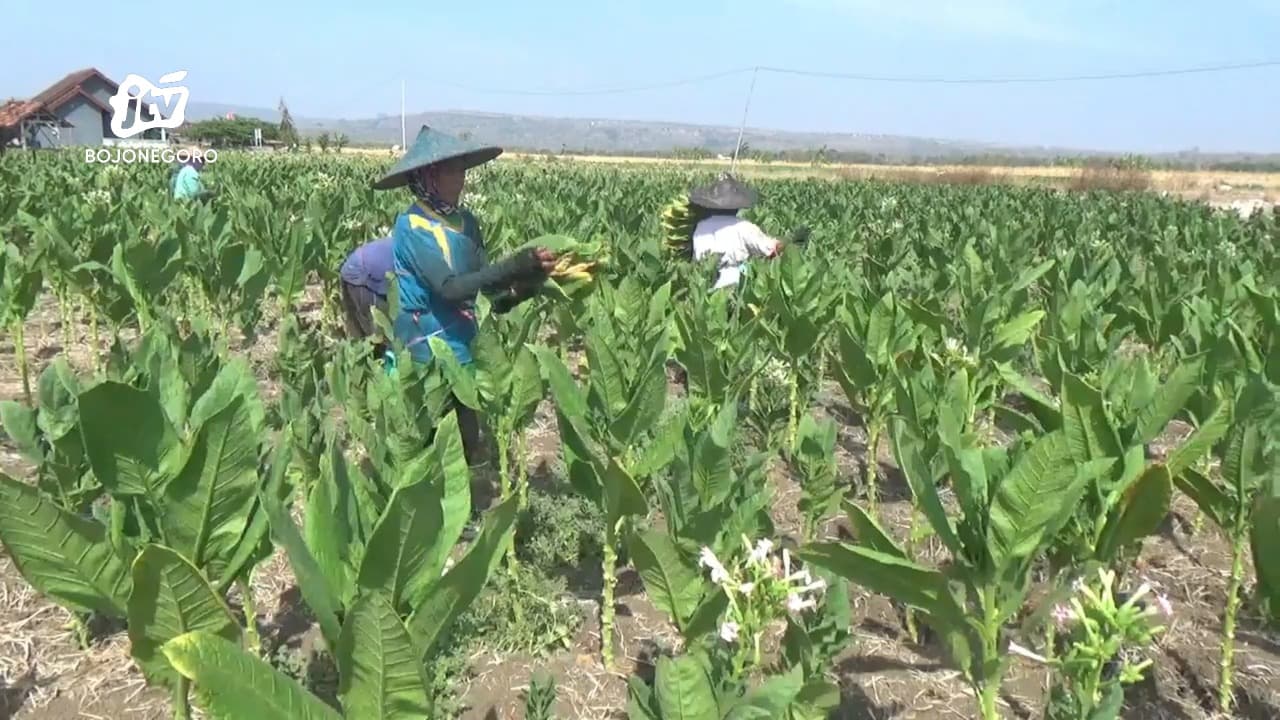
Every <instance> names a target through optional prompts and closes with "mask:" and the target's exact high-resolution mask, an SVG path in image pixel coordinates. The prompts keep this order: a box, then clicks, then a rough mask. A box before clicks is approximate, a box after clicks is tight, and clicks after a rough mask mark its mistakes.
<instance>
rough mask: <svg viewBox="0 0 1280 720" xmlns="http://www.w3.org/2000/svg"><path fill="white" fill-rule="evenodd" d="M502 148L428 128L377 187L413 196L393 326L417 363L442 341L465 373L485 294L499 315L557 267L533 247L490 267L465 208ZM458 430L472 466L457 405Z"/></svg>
mask: <svg viewBox="0 0 1280 720" xmlns="http://www.w3.org/2000/svg"><path fill="white" fill-rule="evenodd" d="M500 154H502V149H501V148H497V147H492V146H481V145H477V144H473V143H469V142H465V141H463V140H460V139H458V138H455V137H453V136H451V135H448V134H445V133H442V132H439V131H436V130H433V129H431V128H429V127H427V126H425V125H424V126H423V127H422V129H421V130H420V131H419V132H418V136H417V138H416V139H415V140H414V143H413V145H412V146H410V147H409V149H408V150H407V151H406V152H405V154H404V156H403V157H401V158H400V160H399V161H398V162H397V163H396V164H395V165H394V166H393V167H392V168H391V170H390V171H389V172H388V173H387V174H386V175H385V176H383V177H382V178H381V179H380V180H378V181H377V182H375V183H374V185H373V187H374V188H375V189H378V190H388V189H393V188H400V187H407V188H408V189H409V191H410V192H411V193H412V195H413V200H412V202H411V203H410V205H409V207H408V209H406V210H405V211H404V212H403V213H401V214H400V215H399V216H398V217H397V218H396V221H395V224H394V225H393V227H392V231H391V256H392V267H393V269H394V273H395V281H396V286H397V290H398V292H399V295H400V312H399V314H398V315H397V316H396V317H395V318H393V319H392V323H393V326H394V331H395V335H396V339H397V340H398V341H399V342H401V343H403V344H404V346H405V347H406V349H408V351H409V354H410V356H411V357H412V358H413V360H414V361H415V362H423V363H425V362H430V361H431V357H432V353H431V345H430V343H429V342H428V339H429V338H432V337H436V338H439V339H440V340H442V341H443V342H444V343H445V344H446V345H447V346H448V347H449V349H450V350H451V351H452V352H453V355H454V357H456V358H457V359H458V361H459V362H460V363H462V365H463V366H468V367H469V366H470V365H471V363H472V357H471V341H472V340H473V339H474V338H475V336H476V332H477V325H476V317H475V301H476V298H477V296H478V295H479V294H480V293H481V292H483V293H485V294H486V295H487V296H489V298H490V299H491V301H492V302H493V308H494V311H495V312H505V311H507V310H510V309H511V308H512V307H514V306H515V305H516V304H518V303H520V302H523V301H525V300H527V299H529V298H531V297H533V296H534V295H536V294H537V293H538V292H539V290H540V289H541V287H542V285H543V283H544V282H545V280H546V278H547V276H548V274H549V273H550V272H551V270H552V269H553V268H554V267H555V265H556V259H557V258H556V256H555V254H554V253H552V252H550V251H549V250H547V249H545V248H529V249H526V250H523V251H521V252H519V253H516V254H514V255H512V256H510V257H508V258H505V259H503V260H500V261H497V262H492V263H491V262H489V259H488V255H487V254H486V252H485V247H484V238H483V235H482V234H481V231H480V225H479V222H478V221H477V220H476V218H475V216H474V215H472V214H471V212H470V211H469V210H467V209H465V208H463V207H462V206H461V198H462V191H463V188H464V186H465V184H466V173H467V170H468V169H470V168H473V167H475V166H477V165H481V164H483V163H486V162H489V161H490V160H493V159H494V158H496V157H498V156H499V155H500ZM455 407H456V409H457V411H458V420H459V425H461V426H462V435H463V445H464V447H465V449H466V450H467V458H468V461H469V462H473V461H474V460H475V459H476V458H477V457H478V453H479V449H480V448H479V425H478V421H477V420H476V418H475V416H474V413H472V412H471V411H470V410H468V409H467V408H465V407H463V406H462V405H461V404H459V403H455Z"/></svg>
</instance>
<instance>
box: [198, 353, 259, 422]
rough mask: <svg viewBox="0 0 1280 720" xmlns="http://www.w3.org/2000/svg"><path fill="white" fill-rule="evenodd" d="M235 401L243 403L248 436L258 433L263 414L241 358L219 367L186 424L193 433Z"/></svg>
mask: <svg viewBox="0 0 1280 720" xmlns="http://www.w3.org/2000/svg"><path fill="white" fill-rule="evenodd" d="M236 400H239V401H241V402H243V403H244V406H245V409H246V420H245V421H244V424H245V429H246V430H248V431H249V432H252V433H257V432H260V431H261V429H262V425H263V422H264V418H265V417H266V410H265V408H264V407H263V406H262V400H261V398H260V397H259V396H258V384H257V381H256V380H255V379H254V376H253V370H252V369H251V368H250V367H249V364H248V362H247V361H245V359H244V358H233V359H232V360H230V361H228V362H227V364H226V365H224V366H223V367H222V369H221V370H220V371H219V372H218V374H217V376H215V377H214V379H213V382H212V383H211V384H210V385H209V388H208V389H207V390H206V391H205V392H204V393H203V394H202V395H201V396H200V397H199V399H197V400H196V402H195V405H194V406H193V407H192V408H191V417H190V418H189V419H188V422H189V423H190V424H191V427H192V429H193V430H194V429H199V428H200V427H202V426H204V424H205V423H206V422H208V421H209V420H210V419H211V418H212V417H213V416H214V415H217V414H218V413H219V412H221V411H222V410H223V409H224V408H226V406H228V405H230V404H231V403H232V402H235V401H236Z"/></svg>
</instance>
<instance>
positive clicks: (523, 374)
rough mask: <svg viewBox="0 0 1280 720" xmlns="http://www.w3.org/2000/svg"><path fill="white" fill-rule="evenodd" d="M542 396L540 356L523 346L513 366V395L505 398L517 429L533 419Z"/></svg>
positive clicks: (517, 353) (517, 352)
mask: <svg viewBox="0 0 1280 720" xmlns="http://www.w3.org/2000/svg"><path fill="white" fill-rule="evenodd" d="M542 397H543V387H542V374H541V371H540V369H539V367H538V357H537V356H536V355H534V354H533V352H532V351H531V350H529V349H528V348H526V347H521V348H520V349H519V350H517V351H516V357H515V362H514V364H513V366H512V375H511V396H510V397H509V398H505V399H504V401H505V402H507V403H508V407H509V408H510V413H511V417H512V419H513V420H514V421H515V422H514V423H513V427H514V428H515V429H516V430H520V429H522V428H524V427H525V426H526V425H528V424H529V423H530V422H532V421H533V416H534V413H535V412H537V410H538V404H539V403H541V402H542Z"/></svg>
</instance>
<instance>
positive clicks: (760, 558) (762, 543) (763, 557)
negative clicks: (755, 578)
mask: <svg viewBox="0 0 1280 720" xmlns="http://www.w3.org/2000/svg"><path fill="white" fill-rule="evenodd" d="M771 552H773V541H772V540H768V539H765V538H762V539H760V540H757V541H756V545H755V547H754V548H752V549H751V553H750V554H749V555H748V556H747V561H748V562H750V563H752V564H753V565H763V564H764V563H765V561H767V560H768V559H769V553H771Z"/></svg>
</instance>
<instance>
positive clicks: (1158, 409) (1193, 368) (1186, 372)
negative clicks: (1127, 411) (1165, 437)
mask: <svg viewBox="0 0 1280 720" xmlns="http://www.w3.org/2000/svg"><path fill="white" fill-rule="evenodd" d="M1203 371H1204V368H1203V367H1202V363H1199V362H1195V363H1183V364H1181V365H1179V366H1178V367H1177V369H1176V370H1174V371H1173V373H1172V374H1170V375H1169V379H1168V380H1166V381H1165V382H1164V384H1163V385H1162V386H1161V387H1160V390H1159V391H1158V392H1157V393H1156V394H1155V396H1154V397H1153V398H1152V401H1151V402H1150V403H1148V404H1147V405H1146V406H1145V407H1143V408H1142V409H1141V410H1139V411H1138V419H1137V426H1136V429H1135V437H1134V442H1136V443H1139V444H1146V443H1149V442H1151V441H1152V440H1155V439H1156V438H1157V437H1159V436H1160V433H1162V432H1164V429H1165V428H1166V427H1168V425H1169V422H1170V421H1172V420H1173V419H1174V418H1175V417H1177V415H1178V413H1179V412H1181V411H1182V409H1183V408H1184V407H1186V404H1187V401H1188V400H1190V399H1191V396H1192V395H1194V394H1195V392H1196V390H1198V389H1199V387H1200V377H1201V373H1203Z"/></svg>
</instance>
